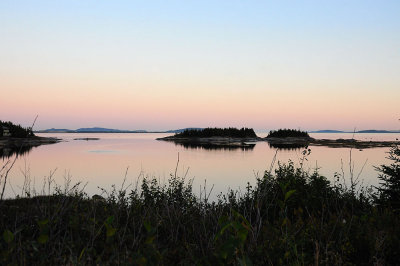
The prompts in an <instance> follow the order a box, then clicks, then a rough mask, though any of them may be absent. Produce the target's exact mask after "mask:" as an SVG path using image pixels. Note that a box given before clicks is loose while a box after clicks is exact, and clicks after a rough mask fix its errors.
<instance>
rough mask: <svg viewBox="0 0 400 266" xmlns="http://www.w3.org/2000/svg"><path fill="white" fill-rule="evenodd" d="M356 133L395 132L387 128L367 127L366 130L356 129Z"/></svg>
mask: <svg viewBox="0 0 400 266" xmlns="http://www.w3.org/2000/svg"><path fill="white" fill-rule="evenodd" d="M356 133H396V132H395V131H389V130H375V129H368V130H360V131H357V132H356Z"/></svg>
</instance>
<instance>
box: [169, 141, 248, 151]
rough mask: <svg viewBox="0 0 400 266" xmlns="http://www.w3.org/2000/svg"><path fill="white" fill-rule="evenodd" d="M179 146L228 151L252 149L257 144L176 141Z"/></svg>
mask: <svg viewBox="0 0 400 266" xmlns="http://www.w3.org/2000/svg"><path fill="white" fill-rule="evenodd" d="M175 145H177V146H183V147H184V148H185V149H198V150H227V151H236V150H242V151H251V150H253V149H254V146H255V144H248V145H246V146H229V145H216V144H201V143H179V142H175Z"/></svg>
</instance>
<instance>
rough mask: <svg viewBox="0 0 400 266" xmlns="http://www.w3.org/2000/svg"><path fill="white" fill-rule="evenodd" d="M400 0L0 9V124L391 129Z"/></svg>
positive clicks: (10, 5)
mask: <svg viewBox="0 0 400 266" xmlns="http://www.w3.org/2000/svg"><path fill="white" fill-rule="evenodd" d="M399 14H400V1H398V0H394V1H384V0H382V1H375V0H374V1H369V0H362V1H356V0H354V1H351V0H343V1H341V0H338V1H321V0H318V1H285V0H280V1H236V0H229V1H222V0H221V1H215V0H212V1H207V0H202V1H191V0H185V1H173V0H172V1H151V0H149V1H100V0H98V1H94V0H87V1H82V0H76V1H74V0H70V1H39V0H37V1H18V0H11V1H9V0H1V1H0V120H6V121H9V120H10V121H13V122H15V123H17V124H21V125H23V126H30V125H31V124H32V122H33V120H34V119H35V117H36V115H38V119H37V121H36V124H35V128H34V129H37V130H39V129H46V128H69V129H76V128H80V127H94V126H99V127H107V128H118V129H127V130H135V129H147V130H168V129H177V128H185V127H209V126H210V127H228V126H232V127H252V128H255V129H256V130H270V129H278V128H300V129H303V130H316V129H338V130H353V129H357V130H362V129H394V130H398V129H400V120H399V119H400V107H399V106H400V105H399V101H400V16H399Z"/></svg>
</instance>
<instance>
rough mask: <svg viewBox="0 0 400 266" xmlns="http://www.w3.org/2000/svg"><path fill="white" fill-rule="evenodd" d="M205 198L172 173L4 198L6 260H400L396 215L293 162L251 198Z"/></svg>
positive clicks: (2, 260)
mask: <svg viewBox="0 0 400 266" xmlns="http://www.w3.org/2000/svg"><path fill="white" fill-rule="evenodd" d="M49 182H50V181H49ZM50 183H51V182H50ZM49 185H50V184H49ZM28 196H29V194H28ZM208 197H209V194H208V193H207V192H206V190H204V193H203V194H202V195H201V196H200V197H198V196H196V195H195V194H194V193H193V190H192V184H191V182H190V181H188V180H186V179H184V178H182V177H179V176H177V175H176V174H173V175H171V176H170V178H169V180H168V182H167V183H166V184H160V182H159V181H158V180H157V179H155V178H144V179H143V180H142V182H141V183H140V184H139V183H138V184H137V185H136V186H133V187H130V188H124V186H123V187H122V188H121V189H116V188H115V187H114V188H113V189H112V190H111V191H109V192H108V193H107V194H106V196H105V197H104V198H103V197H101V196H94V197H93V198H89V197H88V196H87V195H86V194H85V193H84V190H83V188H82V187H81V186H79V185H75V186H72V187H70V184H69V183H68V186H65V187H64V189H61V188H60V187H56V189H55V191H54V192H53V193H50V195H49V194H47V195H42V196H35V197H26V198H17V199H10V200H3V201H0V226H1V227H0V230H1V231H0V233H1V234H2V235H1V238H2V239H1V240H0V250H1V253H0V264H83V265H85V264H136V265H148V264H150V265H163V264H167V265H175V264H201V265H202V264H206V265H218V264H224V265H225V264H243V265H251V264H256V265H293V264H296V265H310V264H315V265H319V264H324V265H332V264H336V265H344V264H357V265H364V264H365V265H367V264H368V265H370V264H377V265H384V264H388V265H390V264H392V265H394V264H396V263H397V262H398V255H399V249H398V247H399V245H400V218H399V216H398V214H396V213H395V211H394V210H393V209H391V208H390V207H382V206H376V204H375V203H374V201H373V197H372V196H371V195H370V194H366V193H365V192H364V191H361V192H359V193H355V192H354V191H352V190H350V189H347V188H345V187H343V186H341V185H340V184H339V183H336V182H335V183H333V184H332V183H331V182H329V181H328V180H327V179H326V178H325V177H323V176H321V175H320V174H319V173H318V172H316V171H315V172H311V173H309V172H306V171H304V170H303V168H302V167H296V166H295V165H294V164H293V163H292V162H288V163H286V164H281V163H279V164H278V167H277V169H276V170H275V171H274V172H271V171H268V172H265V174H264V175H263V176H262V177H260V178H257V182H256V184H255V185H254V186H251V185H250V184H248V185H247V188H246V191H245V192H244V193H239V192H238V191H234V190H230V191H229V192H228V193H226V194H220V195H219V197H218V198H217V200H216V201H209V200H208Z"/></svg>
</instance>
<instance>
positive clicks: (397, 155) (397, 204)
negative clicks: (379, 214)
mask: <svg viewBox="0 0 400 266" xmlns="http://www.w3.org/2000/svg"><path fill="white" fill-rule="evenodd" d="M387 158H388V159H389V160H391V161H392V163H391V164H390V165H381V166H379V167H376V169H377V171H378V172H379V173H380V174H379V176H378V178H379V180H380V181H381V182H380V187H378V188H377V190H378V195H377V197H376V200H377V203H378V204H379V205H386V206H390V207H391V208H392V209H394V210H397V211H398V210H400V148H399V146H398V145H396V146H394V147H392V148H391V149H390V151H389V156H388V157H387Z"/></svg>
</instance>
